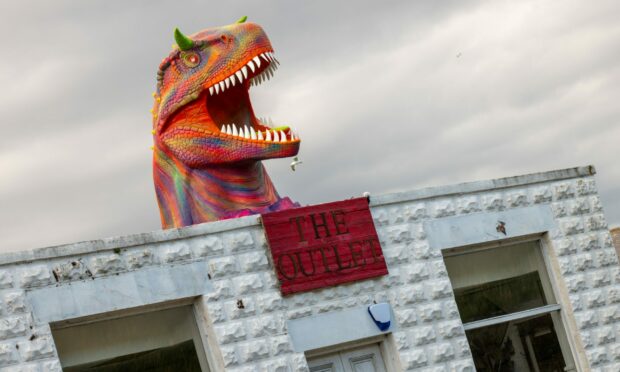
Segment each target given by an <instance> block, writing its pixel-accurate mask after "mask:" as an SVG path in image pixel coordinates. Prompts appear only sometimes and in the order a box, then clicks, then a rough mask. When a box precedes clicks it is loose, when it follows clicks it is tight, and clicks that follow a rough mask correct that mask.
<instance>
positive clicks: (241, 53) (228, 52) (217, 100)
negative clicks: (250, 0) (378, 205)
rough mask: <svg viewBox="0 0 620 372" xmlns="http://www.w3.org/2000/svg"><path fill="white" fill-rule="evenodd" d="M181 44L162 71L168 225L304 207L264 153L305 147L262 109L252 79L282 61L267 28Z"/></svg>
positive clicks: (156, 123)
mask: <svg viewBox="0 0 620 372" xmlns="http://www.w3.org/2000/svg"><path fill="white" fill-rule="evenodd" d="M175 40H176V45H175V46H174V47H173V50H172V52H171V53H170V55H169V56H168V57H167V58H165V59H164V60H163V61H162V63H161V64H160V66H159V71H158V72H157V91H156V92H155V93H154V98H155V105H154V107H153V110H152V112H153V139H154V146H153V148H154V153H153V178H154V182H155V190H156V194H157V201H158V203H159V209H160V215H161V221H162V226H163V228H171V227H181V226H188V225H192V224H196V223H201V222H207V221H216V220H220V219H225V218H232V217H239V216H244V215H250V214H255V213H264V212H269V211H276V210H282V209H286V208H292V207H295V206H297V204H296V203H293V202H292V201H291V200H290V199H289V198H287V197H284V198H281V197H280V196H279V195H278V193H277V191H276V190H275V187H274V186H273V183H272V182H271V180H270V178H269V176H268V175H267V172H266V171H265V168H264V167H263V165H262V163H261V160H264V159H271V158H281V157H288V156H293V155H295V154H297V152H298V151H299V145H300V140H299V138H298V137H297V135H296V134H295V133H294V132H293V131H292V130H291V128H289V127H287V126H283V127H278V128H271V127H270V126H268V125H266V124H265V123H263V122H261V121H260V120H258V119H257V118H256V117H255V116H254V112H253V110H252V105H251V103H250V97H249V88H250V85H254V84H259V83H262V82H263V81H265V80H267V79H269V78H270V77H271V76H272V75H273V72H274V71H275V69H276V68H277V65H278V62H277V60H276V59H275V57H274V56H273V49H272V47H271V44H270V42H269V39H268V38H267V35H266V34H265V32H264V31H263V30H262V28H261V27H260V26H258V25H256V24H254V23H245V18H242V19H241V20H240V21H239V22H237V23H235V24H232V25H228V26H223V27H218V28H210V29H206V30H203V31H200V32H198V33H196V34H194V35H191V36H190V37H188V36H185V35H183V34H182V33H181V32H180V31H179V30H178V29H177V30H175Z"/></svg>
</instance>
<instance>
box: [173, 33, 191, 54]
mask: <svg viewBox="0 0 620 372" xmlns="http://www.w3.org/2000/svg"><path fill="white" fill-rule="evenodd" d="M174 40H176V42H177V45H178V46H179V49H181V50H188V49H191V48H192V47H193V46H194V41H193V40H192V39H190V38H189V37H187V36H185V35H183V33H182V32H181V31H179V29H178V28H175V29H174Z"/></svg>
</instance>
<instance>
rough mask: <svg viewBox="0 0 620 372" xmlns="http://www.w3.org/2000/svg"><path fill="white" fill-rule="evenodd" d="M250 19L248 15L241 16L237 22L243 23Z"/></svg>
mask: <svg viewBox="0 0 620 372" xmlns="http://www.w3.org/2000/svg"><path fill="white" fill-rule="evenodd" d="M247 19H248V16H243V17H241V18H239V20H238V21H237V23H243V22H245V21H246V20H247Z"/></svg>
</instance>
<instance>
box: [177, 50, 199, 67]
mask: <svg viewBox="0 0 620 372" xmlns="http://www.w3.org/2000/svg"><path fill="white" fill-rule="evenodd" d="M181 59H182V60H183V63H184V64H185V65H186V66H187V67H196V66H198V64H199V63H200V55H199V54H198V53H196V52H184V53H181Z"/></svg>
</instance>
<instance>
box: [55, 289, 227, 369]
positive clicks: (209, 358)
mask: <svg viewBox="0 0 620 372" xmlns="http://www.w3.org/2000/svg"><path fill="white" fill-rule="evenodd" d="M188 306H189V307H191V309H192V313H193V316H194V317H193V320H194V325H195V327H193V328H192V339H193V340H194V346H195V348H196V354H197V357H198V361H199V363H200V368H201V369H202V371H203V372H213V371H218V369H215V363H214V360H215V358H214V356H213V352H212V350H213V348H212V347H211V346H212V345H211V344H212V340H214V339H215V338H214V337H208V335H207V331H206V330H205V317H204V316H201V314H202V311H203V306H202V301H201V296H199V297H191V298H185V299H179V300H175V301H169V302H162V303H158V304H152V305H147V306H140V307H135V308H128V309H120V310H116V311H112V312H108V313H101V314H96V315H91V316H86V317H80V318H74V319H66V320H62V321H59V322H52V323H50V324H49V326H50V329H52V331H53V330H56V329H61V328H69V327H74V326H81V325H86V324H89V323H94V322H101V321H107V320H114V319H118V318H125V317H131V316H139V315H141V314H147V313H151V312H156V311H162V310H168V309H172V308H177V307H188ZM196 341H198V342H196ZM215 346H217V345H215Z"/></svg>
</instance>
